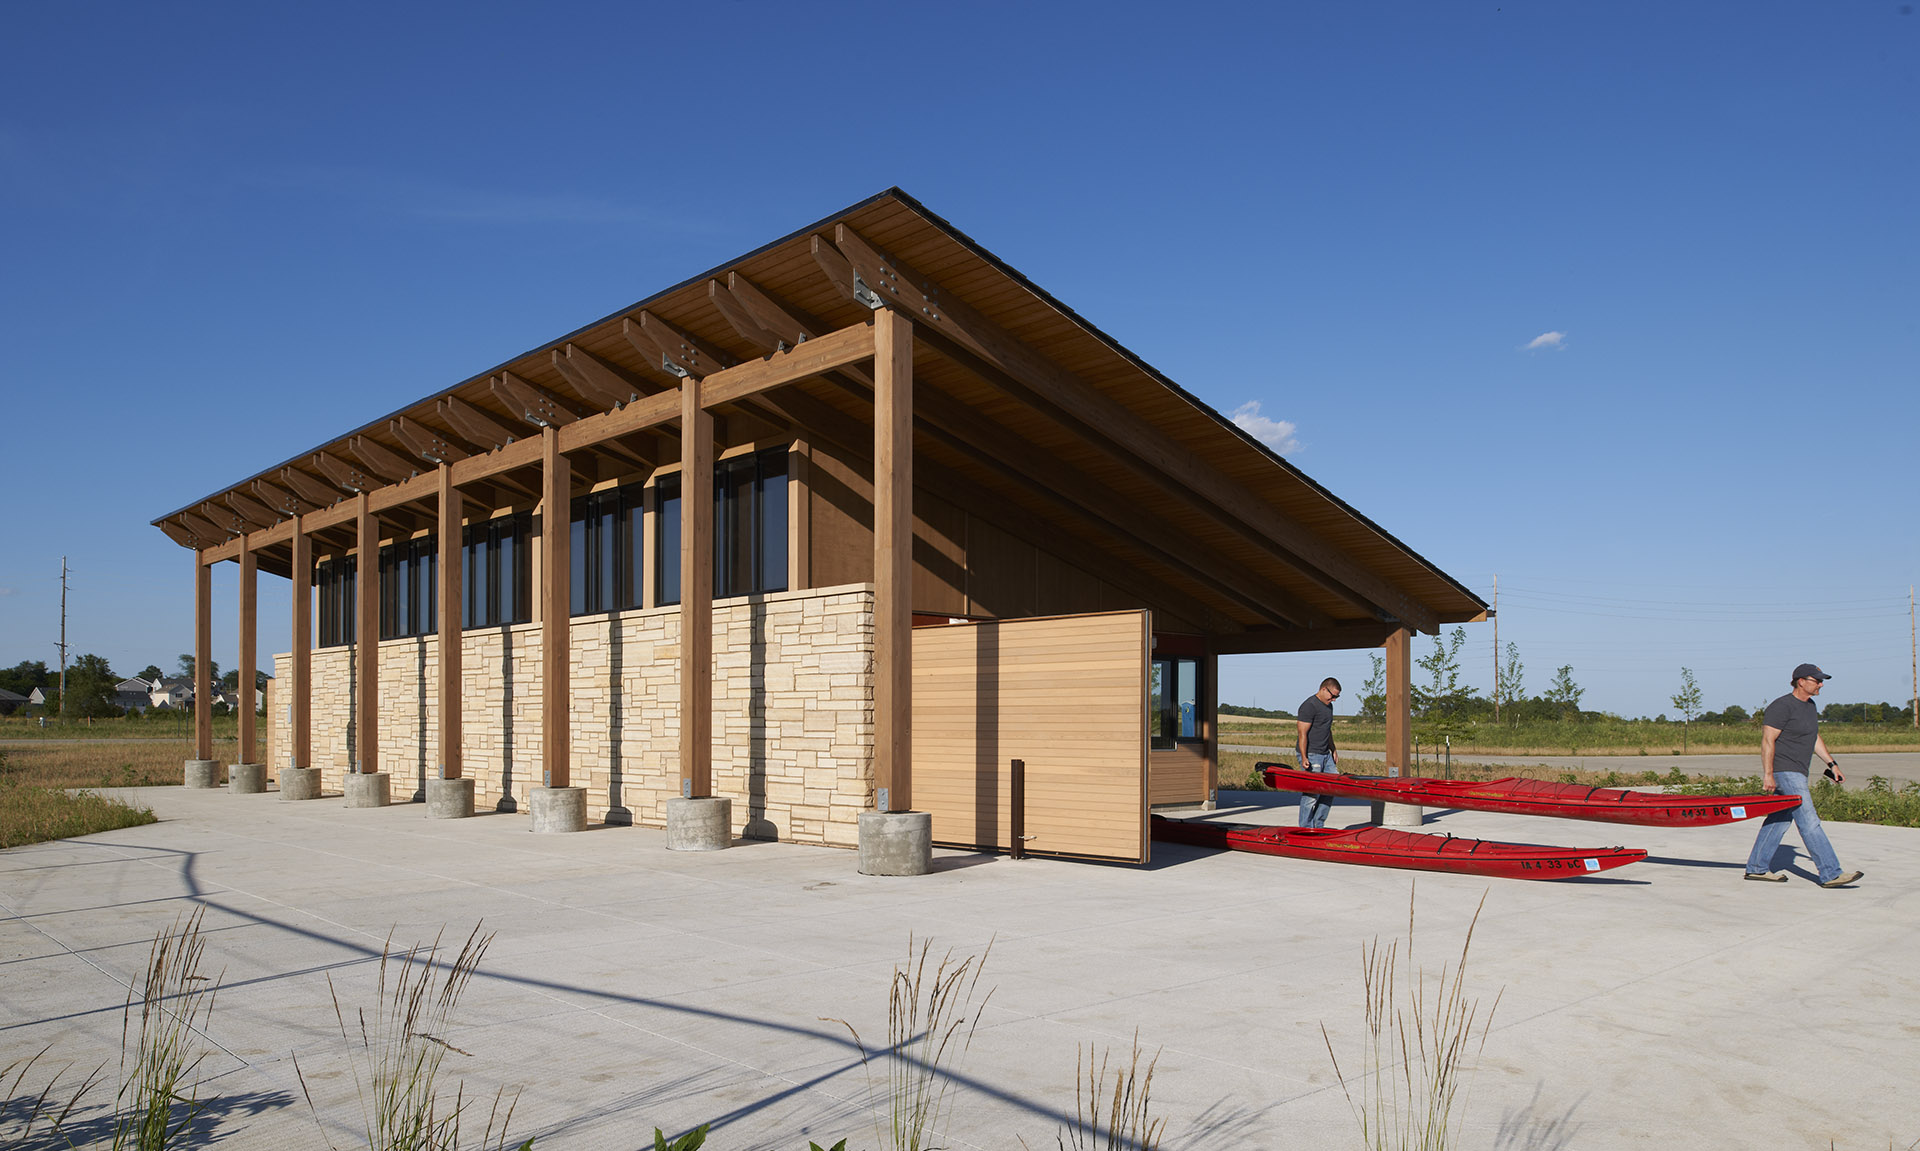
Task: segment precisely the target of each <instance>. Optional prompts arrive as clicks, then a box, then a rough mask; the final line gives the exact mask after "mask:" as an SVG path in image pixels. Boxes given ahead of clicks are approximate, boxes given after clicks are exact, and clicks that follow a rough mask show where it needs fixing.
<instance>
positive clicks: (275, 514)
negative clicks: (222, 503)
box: [226, 492, 283, 528]
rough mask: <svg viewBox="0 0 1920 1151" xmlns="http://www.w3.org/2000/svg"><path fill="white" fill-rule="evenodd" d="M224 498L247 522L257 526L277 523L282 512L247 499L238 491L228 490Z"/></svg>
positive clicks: (261, 526) (268, 525)
mask: <svg viewBox="0 0 1920 1151" xmlns="http://www.w3.org/2000/svg"><path fill="white" fill-rule="evenodd" d="M226 500H227V506H228V507H231V508H232V509H233V510H234V511H236V512H238V513H240V515H241V516H243V517H245V519H246V520H247V522H248V523H250V524H253V525H255V526H256V527H257V528H263V527H271V526H273V525H274V524H277V523H279V522H280V517H281V515H282V514H283V513H281V512H280V511H278V510H276V509H274V508H270V507H267V506H266V505H265V504H261V503H258V502H256V501H254V500H252V499H249V498H247V497H246V496H244V495H241V494H240V493H239V492H228V493H227V495H226Z"/></svg>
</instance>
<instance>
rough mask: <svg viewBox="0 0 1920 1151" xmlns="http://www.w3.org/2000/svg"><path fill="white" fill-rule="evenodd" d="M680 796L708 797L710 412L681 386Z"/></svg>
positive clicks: (690, 383)
mask: <svg viewBox="0 0 1920 1151" xmlns="http://www.w3.org/2000/svg"><path fill="white" fill-rule="evenodd" d="M680 795H681V797H682V798H685V799H707V798H710V797H711V796H712V795H713V413H712V412H709V411H707V409H706V408H705V407H704V406H703V405H702V404H701V396H700V381H699V380H697V379H691V378H689V379H685V380H682V381H680Z"/></svg>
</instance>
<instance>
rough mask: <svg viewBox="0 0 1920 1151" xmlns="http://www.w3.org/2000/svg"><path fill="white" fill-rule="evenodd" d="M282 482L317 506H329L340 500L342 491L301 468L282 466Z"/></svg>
mask: <svg viewBox="0 0 1920 1151" xmlns="http://www.w3.org/2000/svg"><path fill="white" fill-rule="evenodd" d="M280 482H282V483H284V484H286V485H287V486H288V487H290V488H292V489H293V491H294V494H296V495H298V496H299V497H300V498H301V499H303V500H305V501H307V502H308V503H310V504H312V505H313V506H314V507H315V508H328V507H332V506H333V505H334V504H337V503H339V502H340V493H339V492H337V491H335V490H334V489H333V488H330V487H328V486H327V485H326V484H324V483H322V482H321V481H320V480H318V479H316V478H314V477H313V476H312V475H310V474H309V473H307V472H303V471H301V470H300V469H299V468H291V467H289V468H281V469H280Z"/></svg>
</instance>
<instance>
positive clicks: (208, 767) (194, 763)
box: [186, 759, 220, 787]
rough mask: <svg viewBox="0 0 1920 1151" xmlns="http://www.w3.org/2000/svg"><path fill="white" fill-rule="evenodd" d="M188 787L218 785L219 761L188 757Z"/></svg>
mask: <svg viewBox="0 0 1920 1151" xmlns="http://www.w3.org/2000/svg"><path fill="white" fill-rule="evenodd" d="M186 783H187V786H188V787H219V786H220V761H219V760H217V759H190V760H188V761H187V779H186Z"/></svg>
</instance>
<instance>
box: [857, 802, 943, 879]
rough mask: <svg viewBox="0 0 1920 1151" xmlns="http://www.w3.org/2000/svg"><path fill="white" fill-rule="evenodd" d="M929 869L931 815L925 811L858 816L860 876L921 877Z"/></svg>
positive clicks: (875, 813)
mask: <svg viewBox="0 0 1920 1151" xmlns="http://www.w3.org/2000/svg"><path fill="white" fill-rule="evenodd" d="M931 870H933V815H932V813H930V812H925V811H863V812H861V813H860V874H862V875H925V874H926V873H927V872H929V871H931Z"/></svg>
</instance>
